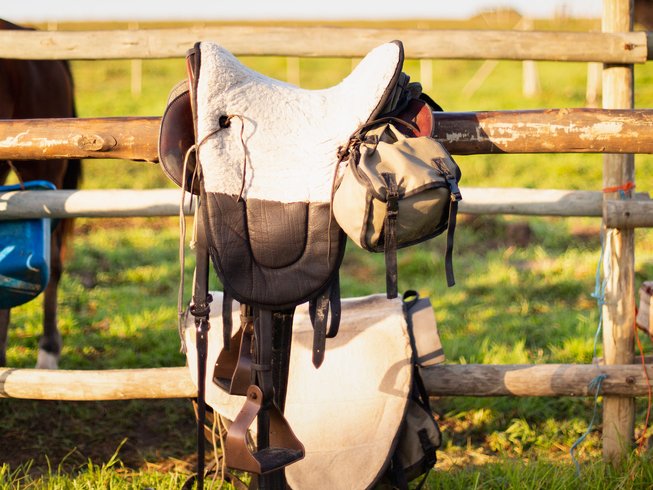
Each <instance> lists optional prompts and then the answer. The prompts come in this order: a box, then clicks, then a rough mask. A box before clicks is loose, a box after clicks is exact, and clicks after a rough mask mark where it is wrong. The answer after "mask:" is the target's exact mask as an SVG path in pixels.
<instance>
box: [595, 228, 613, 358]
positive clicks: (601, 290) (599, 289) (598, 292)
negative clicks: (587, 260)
mask: <svg viewBox="0 0 653 490" xmlns="http://www.w3.org/2000/svg"><path fill="white" fill-rule="evenodd" d="M604 257H605V230H604V229H603V228H602V229H601V254H600V256H599V262H598V264H597V265H596V275H595V277H594V292H593V293H592V294H591V297H592V298H594V299H595V300H596V304H597V306H598V307H599V321H598V324H597V327H596V333H595V334H594V347H593V349H592V361H593V362H596V348H597V345H598V342H599V334H600V333H601V330H602V328H603V305H604V304H605V288H606V286H607V283H608V275H609V274H608V272H607V271H606V273H605V274H604V277H603V281H601V266H602V265H603V258H604Z"/></svg>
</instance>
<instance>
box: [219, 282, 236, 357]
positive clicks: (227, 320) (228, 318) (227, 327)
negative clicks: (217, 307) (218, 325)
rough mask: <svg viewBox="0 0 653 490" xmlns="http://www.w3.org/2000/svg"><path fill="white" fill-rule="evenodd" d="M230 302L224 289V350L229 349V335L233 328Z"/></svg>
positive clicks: (229, 297) (230, 298)
mask: <svg viewBox="0 0 653 490" xmlns="http://www.w3.org/2000/svg"><path fill="white" fill-rule="evenodd" d="M232 304H233V299H232V297H231V296H230V295H229V293H228V292H227V291H224V293H223V296H222V348H223V349H224V350H226V351H229V350H230V349H231V335H232V333H233V329H234V323H233V319H232V313H233V311H232V310H233V306H232Z"/></svg>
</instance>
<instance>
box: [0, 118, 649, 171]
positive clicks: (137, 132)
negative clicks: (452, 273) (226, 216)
mask: <svg viewBox="0 0 653 490" xmlns="http://www.w3.org/2000/svg"><path fill="white" fill-rule="evenodd" d="M434 116H435V119H436V125H435V127H436V129H435V134H434V137H435V138H436V139H437V140H438V141H440V142H441V143H442V144H443V145H444V146H446V147H447V149H448V150H449V151H450V152H451V153H452V154H454V155H473V154H483V153H603V152H605V153H653V110H651V109H646V110H644V109H642V110H620V109H613V110H605V109H545V110H528V111H491V112H435V113H434ZM160 123H161V119H160V118H159V117H111V118H75V119H71V118H67V119H18V120H0V160H2V159H11V160H34V159H36V160H46V159H56V158H124V159H128V160H137V161H149V162H156V161H157V160H158V155H157V140H158V136H159V126H160Z"/></svg>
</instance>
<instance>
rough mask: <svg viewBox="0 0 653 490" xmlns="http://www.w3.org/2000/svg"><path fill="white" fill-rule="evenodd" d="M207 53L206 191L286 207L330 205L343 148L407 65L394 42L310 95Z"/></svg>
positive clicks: (201, 89) (202, 122) (201, 87)
mask: <svg viewBox="0 0 653 490" xmlns="http://www.w3.org/2000/svg"><path fill="white" fill-rule="evenodd" d="M200 51H201V65H200V70H199V78H198V81H197V118H198V120H197V132H198V134H197V141H203V140H205V138H206V140H205V141H204V142H203V143H202V144H201V145H200V148H199V150H198V151H199V161H200V162H201V167H202V175H203V178H204V187H205V189H206V191H207V192H212V193H221V194H227V195H232V196H234V195H235V196H241V197H242V198H244V199H252V198H254V199H261V200H267V201H277V202H283V203H288V202H328V201H329V200H330V196H331V183H332V180H333V176H334V171H335V165H336V164H337V158H338V157H337V154H338V149H339V147H340V146H342V145H344V144H345V143H347V141H348V139H349V137H350V135H351V134H352V133H353V132H354V131H355V130H356V129H357V128H358V127H359V126H360V125H361V124H363V123H365V122H368V121H369V120H371V119H373V118H374V117H375V116H377V115H378V114H379V113H380V111H381V109H382V106H383V105H385V101H386V99H387V98H388V95H389V93H390V92H391V91H392V90H393V89H394V87H395V85H396V82H397V80H398V77H399V75H400V73H401V68H402V65H403V48H402V46H401V43H400V42H396V41H395V42H390V43H387V44H383V45H381V46H379V47H377V48H375V49H373V50H372V51H371V52H369V53H368V55H367V56H365V58H364V59H363V60H362V61H361V62H360V64H359V65H358V66H357V67H356V68H355V69H354V70H353V72H352V73H351V74H350V75H349V76H347V77H346V78H345V79H344V80H343V81H342V82H340V83H339V84H338V85H335V86H333V87H330V88H326V89H322V90H306V89H301V88H298V87H296V86H293V85H291V84H288V83H285V82H282V81H279V80H275V79H273V78H270V77H267V76H265V75H263V74H261V73H258V72H256V71H254V70H251V69H250V68H248V67H246V66H244V65H243V64H241V63H240V62H239V61H238V60H237V59H236V57H234V56H233V55H232V54H231V53H230V52H229V51H227V50H226V49H224V48H223V47H221V46H219V45H218V44H215V43H211V42H203V43H201V44H200ZM225 116H233V117H232V118H231V120H230V127H229V130H219V128H220V122H221V118H224V117H225ZM241 130H242V133H241ZM245 156H246V157H247V158H246V163H245ZM243 174H244V176H245V181H244V183H243ZM243 184H244V185H243Z"/></svg>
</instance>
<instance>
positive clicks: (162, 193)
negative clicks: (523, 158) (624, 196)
mask: <svg viewBox="0 0 653 490" xmlns="http://www.w3.org/2000/svg"><path fill="white" fill-rule="evenodd" d="M461 192H462V195H463V200H462V201H461V202H460V207H459V210H460V212H461V213H466V214H513V215H527V216H567V217H571V216H589V217H600V216H601V209H602V205H603V201H602V197H603V196H602V193H601V192H599V191H570V190H555V189H523V188H491V187H483V188H480V187H462V189H461ZM636 197H638V198H641V199H647V198H648V195H645V194H637V195H636ZM180 202H181V192H180V190H179V189H150V190H125V189H106V190H60V191H45V190H44V191H11V192H4V193H0V220H3V219H33V218H44V217H47V218H80V217H87V218H117V217H146V216H177V215H178V214H179V204H180ZM184 202H185V205H186V206H185V210H184V212H185V213H186V214H190V213H192V209H191V206H190V204H191V200H190V195H189V194H188V193H187V194H186V197H185V199H184ZM631 202H637V201H631ZM647 204H649V205H650V203H647Z"/></svg>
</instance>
